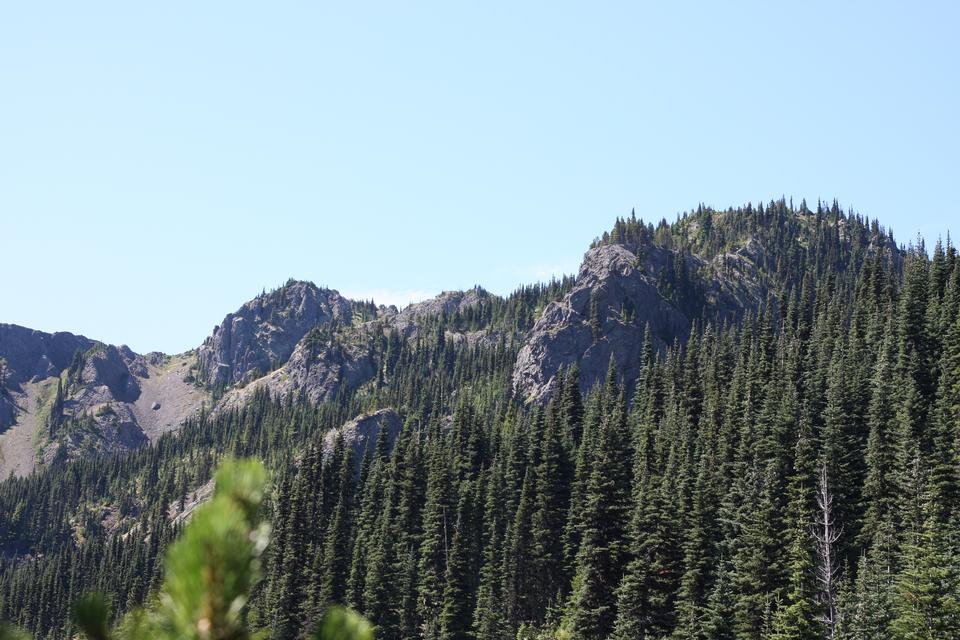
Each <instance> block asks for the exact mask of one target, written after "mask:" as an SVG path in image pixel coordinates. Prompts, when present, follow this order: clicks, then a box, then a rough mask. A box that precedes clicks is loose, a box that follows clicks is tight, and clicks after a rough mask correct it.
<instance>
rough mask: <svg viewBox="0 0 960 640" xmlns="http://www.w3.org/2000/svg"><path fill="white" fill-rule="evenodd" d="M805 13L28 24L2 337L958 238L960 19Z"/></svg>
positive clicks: (152, 340)
mask: <svg viewBox="0 0 960 640" xmlns="http://www.w3.org/2000/svg"><path fill="white" fill-rule="evenodd" d="M148 4H149V5H152V6H149V7H147V6H145V5H148ZM781 4H786V3H770V2H756V3H753V2H750V3H748V2H714V3H685V2H668V3H667V2H664V3H656V4H653V3H651V4H645V3H639V2H629V3H622V4H621V3H600V2H590V3H587V2H584V3H563V2H549V3H546V2H545V3H533V2H530V3H526V2H524V3H516V2H508V3H498V2H483V3H465V2H438V3H397V2H388V3H382V4H380V3H362V2H358V3H317V2H310V3H306V2H305V3H286V2H270V3H262V2H165V3H130V2H125V3H116V4H105V3H98V2H87V3H77V2H69V3H68V2H63V3H54V2H44V3H40V2H21V3H8V4H7V6H5V7H4V8H2V9H0V98H2V99H0V257H2V264H3V275H2V282H3V287H2V290H0V322H15V323H19V324H24V325H27V326H31V327H35V328H39V329H44V330H69V331H74V332H78V333H84V334H86V335H89V336H91V337H95V338H99V339H102V340H105V341H109V342H114V343H127V344H129V345H130V346H131V347H133V348H134V349H137V350H140V351H147V350H152V349H158V350H164V351H167V352H175V351H181V350H184V349H188V348H191V347H193V346H196V345H197V344H198V343H199V342H201V341H202V339H203V338H204V336H205V335H207V334H208V333H209V332H210V330H211V328H212V327H213V325H214V324H215V323H217V322H219V321H220V320H221V319H222V317H223V315H224V314H225V313H227V312H228V311H231V310H233V309H235V308H236V307H237V306H239V304H241V303H242V302H243V301H245V300H247V299H249V298H250V297H252V296H253V295H254V294H256V293H258V292H259V291H260V290H261V289H262V288H264V287H266V288H270V287H272V286H276V285H279V284H281V283H282V282H284V281H285V280H286V279H287V278H288V277H291V276H293V277H297V278H304V279H310V280H313V281H315V282H317V283H318V284H324V285H328V286H331V287H334V288H337V289H339V290H340V291H342V292H344V293H345V294H348V295H352V296H358V297H367V298H368V297H371V296H373V297H374V298H375V299H377V300H378V301H384V302H405V301H409V300H411V299H417V298H421V297H424V296H427V295H430V294H433V293H436V292H439V291H441V290H445V289H459V288H465V287H470V286H472V285H474V284H481V285H483V286H486V287H487V288H489V289H491V290H493V291H496V292H498V293H506V292H508V291H510V290H512V289H513V288H515V286H516V285H518V284H521V283H528V282H532V281H536V280H539V279H543V278H546V277H549V276H550V274H552V273H557V274H559V273H563V272H573V271H575V270H576V268H577V265H578V264H579V260H580V257H581V255H582V253H583V251H584V249H585V248H586V246H587V245H588V243H589V242H590V240H591V239H592V238H593V237H595V236H596V235H598V234H599V233H601V232H602V231H603V230H604V229H606V228H608V227H609V226H610V225H611V224H612V221H613V219H614V217H615V216H617V215H624V214H627V213H629V211H630V209H631V208H633V207H636V210H637V213H638V215H642V216H644V217H646V218H652V219H659V218H661V217H667V218H671V219H672V218H673V217H674V216H676V214H677V213H678V212H680V211H683V210H687V209H689V208H691V207H694V206H696V204H697V203H698V202H705V203H708V204H712V205H714V206H717V207H724V206H727V205H729V204H741V203H744V202H746V201H748V200H749V201H758V200H763V201H767V200H770V199H771V198H776V197H779V196H780V195H781V194H785V195H787V196H793V197H794V198H795V199H797V201H799V199H800V198H802V197H805V198H807V199H808V200H809V201H811V202H814V201H816V199H817V198H818V197H819V198H824V199H832V198H834V197H836V198H838V199H839V200H840V201H841V203H842V204H843V205H844V206H851V207H854V208H855V209H857V210H858V211H861V212H862V213H864V214H867V215H869V216H871V217H878V218H880V220H881V221H882V222H884V223H885V224H887V225H888V226H890V227H892V228H893V229H894V232H895V233H896V235H897V237H898V239H900V240H901V241H904V242H905V241H907V240H908V239H910V238H911V237H915V236H916V234H917V233H921V234H923V235H924V236H925V237H927V238H929V239H935V238H936V237H937V235H938V234H941V233H944V232H946V231H947V230H948V229H949V228H951V227H953V230H954V232H955V233H956V232H957V226H958V225H957V220H960V216H958V212H957V207H956V204H955V202H954V198H955V190H956V185H957V184H958V181H957V177H958V173H960V172H958V169H960V166H958V161H957V155H956V154H957V149H958V148H960V131H958V123H957V120H958V117H957V114H958V113H960V73H958V69H957V65H958V62H960V45H958V41H960V39H958V38H957V37H956V33H957V29H958V27H960V11H958V9H957V7H958V5H957V4H956V3H948V2H943V3H923V2H916V3H884V2H843V3H837V2H824V3H819V2H810V3H792V4H793V5H795V6H791V7H789V8H782V7H780V6H778V5H781Z"/></svg>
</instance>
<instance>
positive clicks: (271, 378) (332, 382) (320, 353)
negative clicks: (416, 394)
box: [214, 332, 377, 414]
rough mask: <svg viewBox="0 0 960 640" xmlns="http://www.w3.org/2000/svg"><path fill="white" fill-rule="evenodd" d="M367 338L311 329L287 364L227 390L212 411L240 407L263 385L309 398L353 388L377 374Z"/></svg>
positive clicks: (322, 397)
mask: <svg viewBox="0 0 960 640" xmlns="http://www.w3.org/2000/svg"><path fill="white" fill-rule="evenodd" d="M351 337H352V338H354V339H351ZM369 339H370V338H369V336H363V335H356V336H351V335H350V334H347V335H337V336H333V337H331V336H323V335H320V333H319V332H311V333H310V334H308V335H307V336H305V337H304V339H303V340H301V341H300V343H298V344H297V346H296V348H295V349H294V351H293V354H292V355H291V356H290V358H289V360H287V362H286V364H284V365H283V366H282V367H280V368H279V369H277V370H276V371H273V372H271V373H269V374H267V375H265V376H263V377H262V378H258V379H257V380H254V381H253V382H251V383H250V384H248V385H246V386H244V387H240V388H235V389H232V390H230V391H228V392H227V393H226V394H225V395H224V396H223V398H222V399H221V400H220V402H219V403H218V404H217V407H216V408H215V410H214V413H215V414H216V413H219V412H221V411H224V410H229V409H236V408H240V407H242V406H243V405H244V404H246V402H247V401H248V400H249V399H250V398H252V397H253V395H254V394H255V393H256V392H257V391H259V390H262V389H267V390H268V391H269V392H270V394H271V396H274V397H285V396H288V395H291V394H298V395H300V394H302V395H303V396H304V397H306V398H308V399H309V400H310V401H312V402H321V401H324V400H331V399H333V398H334V397H336V395H337V394H338V393H340V392H341V391H352V390H354V389H356V388H358V387H360V386H361V385H363V384H365V383H367V382H368V381H370V380H372V379H373V378H374V376H376V374H377V365H376V362H375V361H374V358H373V356H372V355H371V354H370V349H369Z"/></svg>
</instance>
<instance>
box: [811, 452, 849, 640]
mask: <svg viewBox="0 0 960 640" xmlns="http://www.w3.org/2000/svg"><path fill="white" fill-rule="evenodd" d="M842 533H843V531H842V529H841V528H838V527H837V526H836V523H835V522H834V519H833V494H832V493H830V483H829V481H828V478H827V465H826V463H825V462H824V463H822V464H821V465H820V480H819V482H818V483H817V521H816V523H815V524H814V528H813V536H814V539H815V540H816V542H817V581H818V582H819V583H820V598H821V600H822V603H823V610H824V613H823V616H822V617H821V618H820V621H821V622H822V623H823V625H824V627H825V628H826V632H827V636H826V637H827V638H828V640H833V639H834V638H835V637H836V632H837V623H838V622H839V620H838V615H839V614H838V611H837V581H838V580H839V578H840V564H839V562H838V561H837V557H836V543H837V540H839V539H840V535H841V534H842Z"/></svg>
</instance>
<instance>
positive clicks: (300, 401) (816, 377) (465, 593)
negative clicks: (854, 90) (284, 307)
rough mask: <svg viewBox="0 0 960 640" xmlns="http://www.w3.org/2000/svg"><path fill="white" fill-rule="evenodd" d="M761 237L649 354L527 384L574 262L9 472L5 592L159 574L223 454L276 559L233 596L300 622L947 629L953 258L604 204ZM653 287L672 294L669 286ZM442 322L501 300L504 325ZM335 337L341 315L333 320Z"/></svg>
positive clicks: (729, 240)
mask: <svg viewBox="0 0 960 640" xmlns="http://www.w3.org/2000/svg"><path fill="white" fill-rule="evenodd" d="M746 242H754V243H758V244H759V245H760V246H762V247H763V251H762V252H760V253H759V254H758V255H759V258H758V259H757V261H756V264H755V267H756V269H757V271H758V273H759V276H758V277H760V278H761V279H762V282H763V284H764V291H765V296H764V300H763V301H762V302H761V304H759V306H757V307H756V308H751V309H747V310H745V312H744V313H743V315H742V318H741V319H738V320H737V321H736V322H727V321H719V322H716V321H714V319H713V318H706V317H703V318H699V319H698V320H697V321H696V322H695V323H694V325H693V327H692V329H691V331H690V335H689V338H688V339H687V340H685V341H683V342H681V341H677V342H675V343H674V344H673V345H671V346H669V347H667V348H666V349H657V348H655V347H654V346H653V343H652V341H648V343H647V345H646V347H645V348H644V349H643V351H642V353H643V355H642V362H640V363H639V371H640V375H639V377H638V378H637V379H636V380H632V379H631V380H623V379H620V378H619V377H618V375H617V368H616V367H615V363H613V362H611V366H610V373H609V374H608V375H607V377H606V380H605V381H604V382H603V383H601V384H597V385H595V386H593V387H592V388H588V389H585V388H582V387H581V384H580V375H579V372H578V370H577V368H576V366H573V367H569V368H567V369H565V370H564V371H563V372H562V374H561V380H560V382H559V384H558V385H557V387H556V392H555V393H554V394H553V395H552V397H551V398H550V400H549V401H548V402H547V403H545V404H542V405H539V404H527V403H524V402H523V400H522V399H521V398H516V397H515V396H514V393H513V388H512V385H511V371H512V366H513V363H514V360H515V358H516V354H517V351H518V349H519V347H520V344H519V340H516V339H514V338H513V337H512V336H513V335H521V336H522V333H523V332H524V331H526V330H527V329H529V328H530V326H531V325H532V323H533V322H534V321H535V319H536V316H537V313H538V312H539V310H540V309H542V308H543V306H544V305H546V304H547V303H548V302H550V301H551V300H555V299H557V298H559V297H560V296H562V295H563V294H564V293H565V291H566V290H567V289H568V288H569V287H570V285H571V282H570V281H569V280H564V281H562V282H555V283H552V284H551V285H544V286H537V287H528V288H524V289H521V290H520V291H518V292H517V293H516V294H514V295H513V296H511V297H509V298H506V299H504V301H502V302H498V303H497V304H496V305H491V306H489V307H486V308H483V309H480V310H479V311H478V312H477V313H476V314H472V315H470V316H469V317H464V316H459V315H458V316H453V317H447V316H439V317H437V318H435V319H433V320H432V321H431V322H430V323H428V324H427V325H426V326H427V330H424V331H421V332H420V333H419V334H418V336H417V338H416V339H415V340H413V341H401V340H399V339H398V338H397V336H396V335H393V334H391V333H390V332H383V339H382V341H378V342H377V344H376V345H374V346H373V347H371V348H372V349H374V351H376V354H377V362H378V363H379V365H378V366H379V374H378V376H377V377H376V380H374V381H373V382H372V383H370V384H369V385H367V386H365V387H363V388H362V389H360V390H357V391H356V392H352V393H349V394H343V395H341V396H340V397H338V399H337V400H336V401H333V402H325V403H320V404H313V403H310V402H308V401H307V400H306V399H305V398H303V397H296V396H287V397H284V398H276V397H270V395H269V394H267V393H257V394H255V395H254V397H253V398H252V400H251V401H250V402H249V403H248V404H247V405H246V406H244V407H241V408H238V409H235V410H232V411H229V412H223V413H218V414H216V415H213V416H208V415H200V416H198V417H197V418H196V419H193V420H191V421H190V422H188V423H187V424H186V425H185V426H184V427H183V428H182V429H181V430H180V431H178V432H176V433H171V434H168V435H166V436H163V437H162V438H161V439H160V440H159V441H158V442H156V443H154V444H153V445H151V446H149V447H145V448H142V449H140V450H138V451H135V452H132V453H129V454H123V455H115V456H109V457H98V458H94V457H90V458H86V459H80V460H77V461H72V462H66V463H63V464H60V465H57V466H52V467H50V468H47V469H44V470H42V471H40V472H38V473H35V474H33V475H31V476H29V477H26V478H21V479H16V478H11V479H8V480H6V481H4V482H3V483H0V544H2V549H3V557H2V559H0V618H3V619H6V620H9V621H11V622H12V623H14V624H16V625H18V626H20V627H22V628H23V629H26V630H28V631H30V632H31V633H32V634H33V635H34V637H36V638H64V637H69V636H70V635H71V634H73V633H75V632H76V629H75V628H74V626H73V623H72V622H71V618H70V615H69V603H70V602H72V601H74V600H76V599H77V598H78V597H80V596H81V595H82V594H84V593H86V592H90V591H99V592H102V593H104V594H106V597H107V599H108V601H109V602H110V604H111V605H112V611H113V612H114V614H113V615H114V616H115V617H119V616H120V615H121V614H122V613H123V612H124V611H127V610H129V609H131V608H133V607H135V606H137V605H140V604H141V603H144V602H150V600H151V597H152V595H153V594H154V593H155V592H156V590H157V589H158V588H159V586H160V584H161V581H162V577H163V571H164V567H163V566H162V564H163V562H162V558H163V552H164V550H165V549H166V548H167V547H168V545H170V544H171V542H172V541H174V540H175V539H176V538H177V536H178V534H179V533H180V530H181V528H182V527H183V526H184V524H183V523H184V521H185V518H182V517H177V516H178V514H182V513H183V512H184V511H185V510H187V509H188V507H189V505H190V504H191V503H193V502H194V498H195V497H197V495H198V492H200V491H201V488H202V487H203V486H204V485H205V483H207V482H208V480H209V479H210V478H211V475H212V473H213V471H214V469H215V467H216V466H217V465H218V464H219V462H220V460H221V459H223V458H224V457H228V456H230V457H247V456H252V457H256V458H259V459H261V460H263V461H264V462H265V464H266V466H267V468H268V469H270V470H271V471H272V473H273V478H274V482H273V487H272V491H271V492H270V494H269V495H268V496H267V497H266V499H265V501H264V505H263V507H262V509H263V515H264V517H265V519H267V520H269V521H270V522H272V527H273V533H272V540H271V543H270V546H269V547H268V548H267V549H266V551H265V553H264V556H263V574H264V579H263V580H262V581H260V582H259V583H258V585H257V586H256V587H255V589H254V591H253V594H252V596H251V599H250V600H249V602H248V603H247V604H246V606H245V607H244V609H243V612H242V615H243V617H244V619H245V623H246V624H248V625H249V626H250V627H251V628H253V629H258V630H263V631H264V632H265V633H266V634H267V637H270V638H277V639H289V638H300V637H304V636H305V635H306V634H308V633H310V632H311V631H312V630H313V629H314V627H315V626H316V621H318V620H320V619H321V618H322V616H323V614H324V612H325V611H327V610H328V609H329V608H330V607H331V606H333V605H337V604H343V605H347V606H349V607H351V608H353V609H355V610H356V611H358V612H360V613H361V614H363V615H364V616H366V617H367V618H368V619H369V620H370V621H371V622H372V623H373V624H374V625H375V627H376V637H377V638H378V639H379V640H400V639H403V640H408V639H409V640H412V639H420V638H423V639H425V640H435V639H443V640H461V639H463V640H473V639H476V640H512V639H514V638H518V639H523V640H534V639H543V640H546V639H548V638H571V639H584V640H587V639H591V640H592V639H602V638H615V639H618V640H635V639H654V638H676V639H688V638H689V639H702V640H708V639H709V640H725V639H737V640H741V639H743V640H747V639H751V640H755V639H764V640H766V639H769V640H774V639H776V640H787V639H797V640H801V639H811V640H812V639H815V638H830V639H841V638H842V639H857V640H861V639H862V640H866V639H886V638H895V639H949V638H960V495H958V494H960V466H958V457H957V456H958V453H960V257H958V252H957V250H956V248H955V247H953V246H952V245H951V243H950V242H949V240H947V241H946V242H945V243H937V245H936V246H935V247H934V248H933V249H932V250H928V248H927V247H926V246H924V244H923V242H922V241H920V240H917V241H916V242H915V243H914V244H912V245H911V246H909V247H907V248H898V247H897V245H896V244H895V243H894V242H893V239H892V236H891V235H890V234H889V233H888V232H887V231H886V230H884V229H883V228H882V227H881V226H880V225H879V224H878V223H877V222H876V221H870V220H867V219H864V218H863V217H861V216H859V215H854V214H846V213H843V212H842V211H841V210H840V208H839V207H838V206H837V205H836V203H834V204H833V205H832V206H829V205H821V206H818V207H817V208H816V210H810V209H808V208H807V206H806V204H805V203H803V204H801V205H800V206H799V207H797V208H794V207H793V206H792V205H791V204H788V203H786V202H783V201H781V202H774V203H770V204H769V205H768V206H757V207H754V206H748V207H743V208H739V209H731V210H727V211H714V210H712V209H709V208H705V207H700V208H698V209H697V210H696V211H693V212H691V213H690V214H688V215H685V216H683V217H681V218H679V219H678V220H677V221H676V222H674V223H667V222H666V221H662V222H661V223H659V224H657V225H651V224H647V223H644V222H642V221H640V220H638V219H636V218H635V217H634V216H630V217H628V218H626V219H622V220H617V222H616V224H615V225H614V228H613V229H612V230H611V231H610V232H607V233H605V234H604V235H603V236H602V237H600V238H598V239H597V240H596V241H595V245H597V246H599V245H602V244H611V243H612V244H624V245H628V246H630V247H631V250H635V251H637V252H641V251H643V250H644V247H649V246H658V247H664V248H668V249H670V250H672V251H673V252H675V253H676V255H677V256H679V257H680V259H678V260H677V261H676V263H675V264H676V265H677V267H676V269H675V270H674V271H672V272H670V273H665V274H663V275H662V280H663V285H664V290H665V291H668V292H669V295H671V296H673V297H674V299H675V300H677V302H678V304H681V305H684V306H686V307H687V308H688V309H691V310H695V301H696V300H698V299H699V298H698V296H699V295H700V294H699V292H697V291H692V290H691V288H692V287H695V286H696V285H695V284H694V283H695V282H696V279H694V278H691V277H690V275H691V274H688V273H686V271H685V269H686V267H685V265H686V264H687V262H686V261H685V260H683V259H682V257H683V256H684V255H687V254H695V255H698V256H704V257H707V258H716V257H718V256H723V255H725V254H726V252H728V251H731V249H732V248H735V247H738V246H742V245H743V244H744V243H746ZM665 295H666V294H665ZM448 327H469V328H471V329H477V328H500V329H503V328H509V329H510V330H509V331H502V332H501V333H500V334H499V335H500V338H499V340H497V341H495V342H483V341H480V342H476V343H471V342H467V341H450V340H447V339H445V330H446V329H447V328H448ZM328 337H329V336H328ZM382 407H394V408H396V409H397V410H398V412H399V413H400V414H401V415H402V416H403V418H404V420H405V422H404V425H403V428H402V430H401V431H400V433H399V435H398V436H397V437H396V441H395V442H391V441H390V439H388V437H387V434H386V431H382V432H381V437H380V438H378V439H377V441H376V443H375V445H374V446H372V447H370V448H368V449H366V450H365V451H364V452H363V453H362V454H360V455H358V454H357V453H356V452H355V451H354V450H353V449H352V448H351V447H350V446H348V445H347V444H345V443H344V441H343V439H342V438H339V439H337V440H336V442H335V443H334V445H333V446H332V447H330V448H325V447H324V446H323V437H322V436H323V434H325V433H326V432H327V431H328V430H330V429H332V428H335V427H338V426H339V425H341V424H343V423H344V422H345V421H347V420H349V419H351V418H352V417H354V416H356V415H358V414H360V413H362V412H364V411H368V410H371V409H377V408H382Z"/></svg>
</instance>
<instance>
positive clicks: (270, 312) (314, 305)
mask: <svg viewBox="0 0 960 640" xmlns="http://www.w3.org/2000/svg"><path fill="white" fill-rule="evenodd" d="M350 320H351V306H350V302H349V301H348V300H346V299H345V298H343V297H341V296H340V294H339V293H338V292H336V291H333V290H331V289H321V288H319V287H317V286H316V285H315V284H313V283H312V282H300V281H290V282H288V283H287V284H286V285H285V286H283V287H281V288H279V289H276V290H274V291H271V292H269V293H264V294H261V295H259V296H257V297H256V298H254V299H253V300H251V301H250V302H247V303H246V304H244V305H243V306H241V307H240V308H239V309H238V310H237V311H236V312H234V313H230V314H227V316H226V317H225V318H224V319H223V322H222V323H221V324H220V325H218V326H217V327H215V328H214V330H213V335H211V336H210V337H209V338H207V339H206V340H205V341H204V343H203V345H202V346H201V347H200V348H199V350H198V353H197V361H198V364H199V368H200V378H201V380H202V381H203V382H204V383H205V384H207V385H209V386H210V387H224V386H229V385H233V384H237V383H241V382H247V381H249V380H251V379H255V378H258V377H260V376H262V375H265V374H267V373H269V372H270V371H273V370H274V369H276V368H278V367H280V366H281V365H283V364H284V363H285V362H286V361H287V360H288V359H289V358H290V357H291V355H292V354H293V351H294V349H295V348H296V346H297V344H298V343H299V342H300V340H302V339H303V337H304V336H305V335H306V334H307V332H308V331H310V329H312V328H314V327H316V326H318V325H324V324H327V323H330V322H333V321H337V322H340V323H349V322H350Z"/></svg>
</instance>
